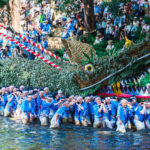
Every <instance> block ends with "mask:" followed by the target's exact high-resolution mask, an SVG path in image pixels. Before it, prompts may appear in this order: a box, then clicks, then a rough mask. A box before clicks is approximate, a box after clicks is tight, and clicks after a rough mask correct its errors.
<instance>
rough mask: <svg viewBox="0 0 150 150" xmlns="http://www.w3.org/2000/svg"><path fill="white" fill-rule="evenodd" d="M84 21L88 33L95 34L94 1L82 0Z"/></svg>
mask: <svg viewBox="0 0 150 150" xmlns="http://www.w3.org/2000/svg"><path fill="white" fill-rule="evenodd" d="M84 19H85V26H86V30H87V31H88V32H95V29H96V24H95V16H94V0H84Z"/></svg>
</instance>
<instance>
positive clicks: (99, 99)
mask: <svg viewBox="0 0 150 150" xmlns="http://www.w3.org/2000/svg"><path fill="white" fill-rule="evenodd" d="M95 101H96V103H97V104H98V105H100V104H101V98H100V97H97V98H96V99H95Z"/></svg>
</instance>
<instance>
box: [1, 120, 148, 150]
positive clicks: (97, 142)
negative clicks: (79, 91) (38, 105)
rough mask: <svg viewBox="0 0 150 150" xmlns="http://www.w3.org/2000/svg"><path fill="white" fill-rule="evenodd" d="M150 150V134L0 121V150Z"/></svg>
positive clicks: (146, 132)
mask: <svg viewBox="0 0 150 150" xmlns="http://www.w3.org/2000/svg"><path fill="white" fill-rule="evenodd" d="M9 148H14V149H60V150H61V149H62V150H66V149H69V150H82V149H84V150H85V149H86V150H90V149H98V150H99V149H137V148H138V149H150V133H149V131H148V130H146V131H143V132H133V131H130V132H127V133H125V134H121V133H118V132H116V131H115V130H113V131H108V130H106V131H102V130H100V129H93V128H91V127H80V126H74V125H70V124H66V125H64V126H63V127H62V129H59V130H58V129H55V130H54V129H50V128H49V127H42V126H40V125H39V124H30V125H23V124H21V123H20V122H14V121H11V120H10V119H8V118H0V149H9Z"/></svg>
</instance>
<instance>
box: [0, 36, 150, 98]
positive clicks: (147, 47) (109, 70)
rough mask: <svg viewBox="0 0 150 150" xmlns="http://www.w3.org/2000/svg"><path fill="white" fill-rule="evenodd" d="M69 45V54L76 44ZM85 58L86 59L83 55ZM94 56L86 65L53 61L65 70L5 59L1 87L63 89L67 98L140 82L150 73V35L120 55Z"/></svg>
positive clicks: (35, 61)
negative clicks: (144, 75)
mask: <svg viewBox="0 0 150 150" xmlns="http://www.w3.org/2000/svg"><path fill="white" fill-rule="evenodd" d="M65 43H66V44H67V47H66V49H67V51H69V50H70V51H71V49H69V45H72V44H71V41H65ZM64 46H65V45H64ZM72 48H73V47H72ZM80 48H83V46H80ZM78 51H79V50H78ZM89 51H90V49H89ZM81 52H82V53H83V51H81ZM69 53H70V52H69ZM88 54H89V53H88ZM70 55H71V53H70ZM78 55H81V53H79V54H78ZM82 57H84V56H83V54H82ZM91 57H92V60H90V59H89V61H85V62H86V63H84V64H83V63H76V62H73V63H68V64H66V63H63V62H61V61H59V60H53V61H54V62H55V63H56V64H58V65H59V66H60V67H61V68H62V70H61V71H59V70H56V69H55V68H52V67H51V66H49V65H48V64H45V63H44V62H41V61H40V60H38V59H36V60H32V61H29V60H27V59H24V58H11V59H6V60H1V61H0V63H1V64H2V65H1V67H0V71H1V74H0V86H1V87H3V86H8V85H16V86H19V85H22V84H23V85H25V86H26V87H29V88H31V87H32V88H36V87H37V88H43V87H46V86H47V87H49V88H50V90H51V91H57V90H59V89H61V90H62V91H63V92H64V94H66V95H67V94H68V95H71V94H81V95H88V94H92V93H94V92H95V91H96V90H97V89H98V88H99V87H100V86H101V85H113V84H114V83H117V82H118V81H123V80H126V79H131V78H132V79H133V78H136V79H138V78H140V77H141V75H142V74H143V73H145V72H147V73H148V71H147V70H148V69H149V68H150V37H149V35H148V36H147V37H146V38H145V39H144V40H143V41H141V42H140V43H138V44H134V45H132V46H130V47H128V48H125V49H124V50H120V51H119V52H118V53H117V55H116V56H104V57H101V58H97V57H96V55H95V53H94V55H92V56H91ZM89 58H90V56H89ZM72 60H74V59H72ZM83 60H86V58H85V59H83ZM77 61H78V60H77ZM78 62H79V61H78ZM148 74H149V73H148ZM147 82H149V80H147Z"/></svg>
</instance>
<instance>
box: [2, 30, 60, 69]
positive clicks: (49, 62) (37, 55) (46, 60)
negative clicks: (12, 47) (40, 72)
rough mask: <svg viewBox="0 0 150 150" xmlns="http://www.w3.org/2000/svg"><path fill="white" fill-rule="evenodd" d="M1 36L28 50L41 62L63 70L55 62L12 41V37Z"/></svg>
mask: <svg viewBox="0 0 150 150" xmlns="http://www.w3.org/2000/svg"><path fill="white" fill-rule="evenodd" d="M0 35H2V36H3V37H5V38H6V39H9V40H10V41H12V42H14V43H15V44H17V45H18V46H20V47H22V48H23V49H25V50H27V51H28V52H30V53H31V54H33V55H35V56H36V57H38V58H40V59H41V60H43V61H44V62H46V63H48V64H50V65H51V66H53V67H54V68H56V69H58V70H61V69H62V68H61V67H59V66H58V65H56V64H54V63H53V62H51V61H49V60H48V59H45V58H44V57H42V56H41V55H39V54H38V53H36V52H33V51H32V50H30V49H28V48H27V47H25V46H24V45H22V44H20V43H19V42H18V41H16V40H14V39H12V38H11V37H9V36H7V35H5V34H3V33H1V32H0Z"/></svg>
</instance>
